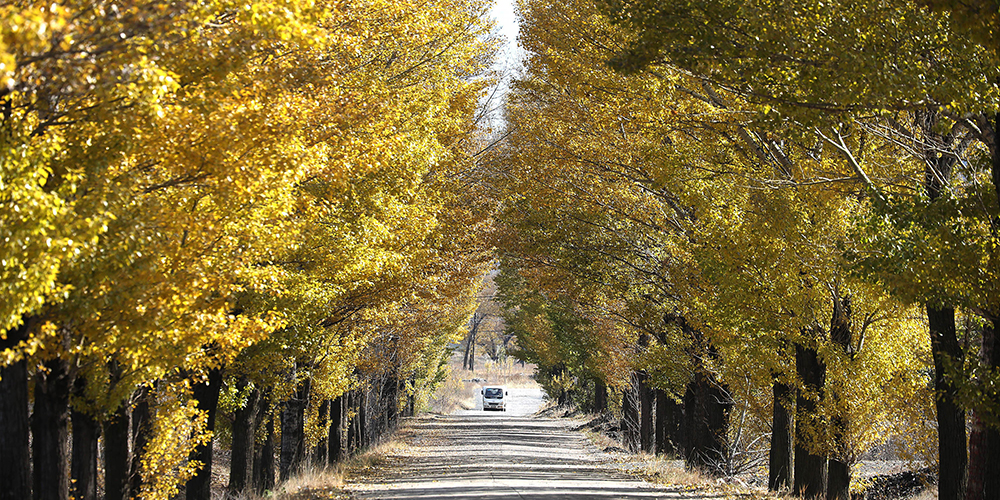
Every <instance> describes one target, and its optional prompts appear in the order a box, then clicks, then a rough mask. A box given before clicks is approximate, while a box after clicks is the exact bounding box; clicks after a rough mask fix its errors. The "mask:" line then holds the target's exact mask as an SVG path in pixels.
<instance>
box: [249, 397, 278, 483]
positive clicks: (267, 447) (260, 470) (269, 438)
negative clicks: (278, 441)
mask: <svg viewBox="0 0 1000 500" xmlns="http://www.w3.org/2000/svg"><path fill="white" fill-rule="evenodd" d="M253 488H254V492H256V493H257V494H258V495H263V494H264V492H266V491H271V490H274V415H268V416H267V428H266V429H265V430H264V444H262V445H261V447H260V449H259V450H257V452H256V453H254V460H253Z"/></svg>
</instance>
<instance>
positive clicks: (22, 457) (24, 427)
mask: <svg viewBox="0 0 1000 500" xmlns="http://www.w3.org/2000/svg"><path fill="white" fill-rule="evenodd" d="M31 323H32V321H30V320H29V319H25V322H24V324H22V325H21V326H19V327H17V328H15V329H13V330H10V331H8V332H7V338H6V339H0V352H2V351H4V350H5V349H14V348H16V347H17V345H18V344H19V343H20V342H21V341H22V340H27V339H28V330H29V329H30V328H31ZM30 427H31V423H30V420H29V418H28V363H27V362H26V361H25V360H23V359H22V360H21V361H18V362H16V363H12V364H10V365H7V366H5V367H2V368H0V500H24V499H26V498H31V448H30V444H29V441H28V435H29V429H30Z"/></svg>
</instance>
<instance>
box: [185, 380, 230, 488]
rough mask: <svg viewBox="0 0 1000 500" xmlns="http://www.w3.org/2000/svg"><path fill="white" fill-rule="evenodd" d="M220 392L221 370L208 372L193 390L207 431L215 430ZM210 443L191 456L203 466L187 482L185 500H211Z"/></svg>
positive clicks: (198, 448) (210, 441)
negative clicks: (204, 381) (206, 416)
mask: <svg viewBox="0 0 1000 500" xmlns="http://www.w3.org/2000/svg"><path fill="white" fill-rule="evenodd" d="M221 390H222V370H219V369H214V370H211V371H209V372H208V381H207V382H206V383H200V384H196V385H195V386H194V388H193V391H192V392H193V396H194V399H195V400H197V401H198V409H199V410H204V411H206V412H208V430H210V431H213V430H215V413H216V409H217V408H218V406H219V392H220V391H221ZM212 441H213V440H209V441H208V442H207V443H205V444H203V445H199V446H198V447H197V448H195V449H194V452H193V453H192V454H191V460H197V461H199V462H201V463H203V464H205V465H204V466H203V467H202V468H201V469H200V470H199V471H198V474H197V475H195V476H194V477H192V478H191V479H189V480H188V482H187V488H185V491H186V495H187V500H211V498H212Z"/></svg>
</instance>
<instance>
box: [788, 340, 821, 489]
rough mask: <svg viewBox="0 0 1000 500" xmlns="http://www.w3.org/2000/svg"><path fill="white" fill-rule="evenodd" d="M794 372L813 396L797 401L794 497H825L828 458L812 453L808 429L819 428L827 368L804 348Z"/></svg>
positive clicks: (813, 352)
mask: <svg viewBox="0 0 1000 500" xmlns="http://www.w3.org/2000/svg"><path fill="white" fill-rule="evenodd" d="M795 369H796V371H797V372H798V374H799V377H800V378H801V379H802V384H803V385H804V386H805V388H806V390H807V391H808V392H809V393H811V394H805V393H804V392H802V391H800V392H799V395H798V397H797V398H796V401H795V406H796V415H797V416H796V419H795V488H794V489H795V494H796V495H798V496H801V497H803V498H817V497H820V496H823V495H824V494H825V493H826V484H827V465H826V457H825V456H822V455H814V454H812V453H811V452H810V451H809V439H810V438H809V435H810V434H809V432H808V430H807V429H808V426H810V425H820V424H819V422H818V419H815V420H814V417H815V416H816V410H817V407H818V406H819V403H818V401H817V398H822V397H823V396H822V391H823V385H824V383H825V382H826V366H824V365H823V363H821V362H820V359H819V356H818V354H817V353H816V350H815V349H813V348H807V347H804V346H802V345H796V346H795Z"/></svg>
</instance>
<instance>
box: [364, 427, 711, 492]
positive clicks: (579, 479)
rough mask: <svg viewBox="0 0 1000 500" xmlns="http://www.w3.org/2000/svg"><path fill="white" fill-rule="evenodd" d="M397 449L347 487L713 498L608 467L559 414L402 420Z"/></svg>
mask: <svg viewBox="0 0 1000 500" xmlns="http://www.w3.org/2000/svg"><path fill="white" fill-rule="evenodd" d="M400 439H401V440H402V441H403V442H404V443H406V444H407V448H408V452H407V453H406V454H405V456H402V457H394V458H395V459H396V460H394V462H395V463H397V464H399V465H398V466H397V467H396V468H395V469H394V470H387V471H382V474H381V475H380V476H379V477H378V478H368V479H365V478H359V479H358V480H357V482H355V483H354V484H352V485H351V486H350V489H351V490H353V492H354V493H355V494H356V495H358V496H359V497H361V498H366V499H384V498H397V499H414V500H415V499H421V500H436V499H465V498H469V499H473V498H489V499H519V500H524V499H534V500H555V499H584V500H612V499H616V500H617V499H623V500H631V499H652V498H692V499H696V498H718V497H719V496H718V495H707V494H706V493H705V492H697V491H690V490H687V491H684V490H682V489H681V488H673V489H671V488H662V487H656V486H654V485H651V484H649V483H646V482H643V481H641V480H638V479H635V478H633V477H631V476H628V475H625V474H623V473H621V472H619V471H618V470H616V469H615V468H614V466H613V464H611V463H610V459H609V457H608V456H607V455H605V454H603V453H601V452H599V451H598V450H597V449H596V448H595V447H594V446H593V445H591V444H590V442H589V441H588V440H587V439H586V438H585V437H584V436H583V435H581V434H580V433H578V432H572V431H570V430H568V427H567V422H565V421H561V420H558V419H542V418H530V417H495V416H482V415H477V414H465V415H456V416H443V417H442V416H438V417H423V418H416V419H411V420H409V421H408V422H407V423H406V425H405V426H404V429H403V431H402V432H401V433H400Z"/></svg>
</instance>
